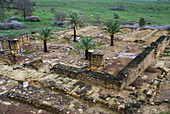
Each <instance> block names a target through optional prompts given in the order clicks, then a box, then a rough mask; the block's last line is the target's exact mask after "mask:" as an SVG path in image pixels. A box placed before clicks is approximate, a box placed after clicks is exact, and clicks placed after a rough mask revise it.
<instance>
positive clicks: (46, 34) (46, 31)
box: [35, 27, 56, 52]
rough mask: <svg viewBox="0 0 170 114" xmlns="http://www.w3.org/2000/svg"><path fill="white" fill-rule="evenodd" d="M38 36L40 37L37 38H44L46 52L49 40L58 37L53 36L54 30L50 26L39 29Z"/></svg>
mask: <svg viewBox="0 0 170 114" xmlns="http://www.w3.org/2000/svg"><path fill="white" fill-rule="evenodd" d="M36 37H37V38H38V39H36V40H42V41H43V42H44V52H47V41H50V40H51V39H56V38H54V37H52V31H51V29H50V28H42V27H41V29H40V31H39V35H38V36H36ZM36 40H35V41H36Z"/></svg>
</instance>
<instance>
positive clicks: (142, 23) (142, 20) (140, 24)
mask: <svg viewBox="0 0 170 114" xmlns="http://www.w3.org/2000/svg"><path fill="white" fill-rule="evenodd" d="M145 25H146V21H145V19H144V18H143V17H141V18H140V20H139V26H140V27H142V26H145Z"/></svg>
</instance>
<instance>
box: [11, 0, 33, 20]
mask: <svg viewBox="0 0 170 114" xmlns="http://www.w3.org/2000/svg"><path fill="white" fill-rule="evenodd" d="M13 6H14V8H16V9H18V10H19V11H20V12H21V13H22V15H23V17H24V19H25V18H26V17H27V16H31V14H32V12H33V10H34V8H33V3H32V2H31V1H30V0H16V1H15V2H14V4H13Z"/></svg>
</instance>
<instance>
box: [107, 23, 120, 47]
mask: <svg viewBox="0 0 170 114" xmlns="http://www.w3.org/2000/svg"><path fill="white" fill-rule="evenodd" d="M120 29H122V28H121V27H120V25H119V23H118V21H116V22H113V21H108V22H107V23H106V28H104V30H105V32H107V33H109V34H110V36H111V44H110V46H114V44H113V40H114V34H116V33H118V32H121V33H123V32H122V31H120Z"/></svg>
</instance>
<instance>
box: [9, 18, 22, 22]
mask: <svg viewBox="0 0 170 114" xmlns="http://www.w3.org/2000/svg"><path fill="white" fill-rule="evenodd" d="M10 20H16V21H19V20H21V19H20V18H19V17H11V18H10Z"/></svg>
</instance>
